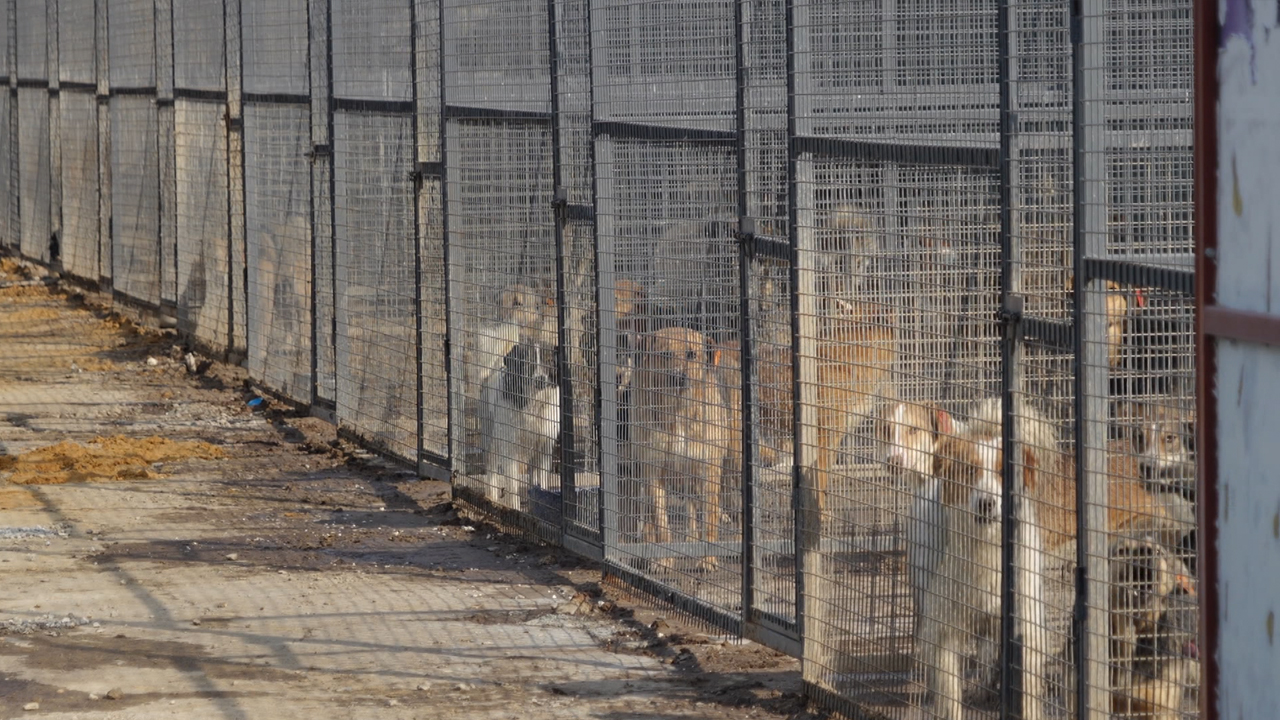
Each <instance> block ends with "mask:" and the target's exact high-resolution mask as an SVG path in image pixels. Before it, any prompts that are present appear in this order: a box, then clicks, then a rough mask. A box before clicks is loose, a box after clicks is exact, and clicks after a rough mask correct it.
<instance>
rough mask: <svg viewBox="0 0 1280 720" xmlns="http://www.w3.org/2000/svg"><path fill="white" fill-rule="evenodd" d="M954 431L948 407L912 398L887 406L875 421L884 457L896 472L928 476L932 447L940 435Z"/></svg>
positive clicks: (891, 470) (930, 466) (931, 466)
mask: <svg viewBox="0 0 1280 720" xmlns="http://www.w3.org/2000/svg"><path fill="white" fill-rule="evenodd" d="M954 432H955V427H954V424H953V423H952V420H951V415H950V414H949V413H948V412H947V411H946V410H943V409H942V408H939V407H936V406H934V405H921V404H917V403H909V402H897V403H894V404H893V405H890V406H888V407H887V408H886V409H885V410H884V411H883V413H882V415H881V416H880V418H879V421H878V422H877V425H876V435H877V439H878V440H879V442H880V449H881V457H882V458H883V460H884V462H885V464H886V465H887V466H888V468H889V472H890V473H892V474H893V475H895V476H898V475H902V474H904V473H906V474H909V475H911V476H913V477H924V476H927V475H928V474H929V473H930V472H932V470H933V451H934V447H935V446H936V445H937V443H938V438H939V436H940V435H951V434H953V433H954Z"/></svg>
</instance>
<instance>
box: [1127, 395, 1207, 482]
mask: <svg viewBox="0 0 1280 720" xmlns="http://www.w3.org/2000/svg"><path fill="white" fill-rule="evenodd" d="M1139 420H1140V422H1141V425H1140V426H1139V428H1138V433H1137V436H1136V437H1135V438H1134V443H1135V445H1136V449H1137V451H1138V456H1139V463H1140V465H1141V467H1142V473H1143V475H1144V476H1145V477H1147V478H1150V479H1152V480H1158V479H1161V478H1165V479H1182V480H1194V478H1195V476H1196V457H1195V417H1194V414H1193V413H1192V412H1191V411H1190V410H1187V409H1184V408H1181V407H1175V406H1173V405H1171V404H1166V403H1164V402H1159V403H1151V404H1147V405H1145V406H1143V408H1142V411H1141V412H1140V414H1139Z"/></svg>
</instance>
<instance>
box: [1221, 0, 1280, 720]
mask: <svg viewBox="0 0 1280 720" xmlns="http://www.w3.org/2000/svg"><path fill="white" fill-rule="evenodd" d="M1278 13H1280V8H1278V6H1277V3H1276V2H1275V1H1274V0H1269V1H1263V0H1219V19H1220V20H1221V21H1222V44H1221V50H1220V54H1219V58H1218V63H1219V68H1218V69H1219V74H1218V76H1219V82H1220V85H1221V88H1220V89H1221V92H1220V101H1219V106H1218V137H1219V143H1218V198H1217V202H1218V248H1219V253H1218V296H1217V298H1216V302H1217V303H1218V304H1220V305H1223V306H1225V307H1228V308H1231V309H1236V310H1248V311H1252V312H1264V313H1268V314H1271V315H1280V247H1278V245H1280V33H1277V32H1276V31H1277V29H1280V28H1278V26H1280V20H1278V18H1277V14H1278ZM1214 301H1215V299H1214V298H1207V299H1206V302H1208V303H1212V302H1214ZM1217 355H1218V377H1217V388H1218V392H1217V397H1216V399H1211V400H1210V401H1211V402H1212V401H1214V400H1216V402H1217V407H1218V428H1217V437H1218V457H1219V467H1218V479H1219V488H1220V489H1219V502H1220V511H1219V517H1218V522H1219V549H1220V555H1219V572H1220V581H1221V582H1220V585H1219V602H1220V603H1221V604H1220V616H1219V621H1220V623H1221V625H1220V631H1221V634H1220V636H1219V645H1218V647H1219V650H1220V661H1221V683H1220V686H1219V700H1220V705H1219V708H1218V716H1219V717H1221V718H1223V719H1224V720H1227V719H1229V720H1262V719H1263V718H1280V637H1277V634H1278V633H1280V628H1278V627H1277V617H1276V616H1277V615H1280V347H1266V346H1262V345H1253V344H1248V343H1240V342H1236V341H1231V340H1218V341H1217Z"/></svg>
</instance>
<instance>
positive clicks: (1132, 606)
mask: <svg viewBox="0 0 1280 720" xmlns="http://www.w3.org/2000/svg"><path fill="white" fill-rule="evenodd" d="M1110 556H1111V564H1110V567H1111V573H1110V574H1111V593H1110V595H1111V613H1112V623H1113V625H1114V624H1119V625H1124V626H1129V627H1132V628H1133V630H1134V631H1136V632H1137V633H1150V632H1153V631H1154V630H1155V629H1156V625H1157V622H1158V620H1159V618H1160V617H1161V615H1162V614H1163V613H1164V611H1165V607H1166V604H1167V601H1168V598H1169V596H1170V594H1171V593H1173V592H1174V590H1175V589H1176V588H1177V587H1178V570H1179V568H1178V567H1177V563H1178V560H1177V558H1174V557H1173V556H1172V555H1170V554H1169V552H1168V551H1166V550H1165V549H1164V548H1163V547H1161V546H1159V545H1157V544H1156V543H1153V542H1150V541H1147V540H1141V539H1132V538H1123V539H1120V540H1117V541H1116V542H1115V543H1113V544H1112V546H1111V552H1110ZM1117 629H1119V628H1117Z"/></svg>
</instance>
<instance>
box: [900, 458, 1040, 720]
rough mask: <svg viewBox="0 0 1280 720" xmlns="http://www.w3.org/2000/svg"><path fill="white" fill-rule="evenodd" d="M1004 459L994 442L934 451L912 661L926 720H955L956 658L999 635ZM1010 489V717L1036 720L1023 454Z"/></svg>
mask: <svg viewBox="0 0 1280 720" xmlns="http://www.w3.org/2000/svg"><path fill="white" fill-rule="evenodd" d="M1002 463H1003V452H1002V449H1001V441H1000V440H999V439H998V438H984V439H976V440H975V439H970V438H956V437H943V438H942V439H941V440H940V441H939V442H938V445H937V447H936V448H935V453H934V463H933V470H932V472H933V475H934V477H935V478H937V480H938V500H939V504H940V510H939V512H938V520H939V521H940V522H939V523H938V525H937V527H936V528H935V533H936V534H935V535H934V536H933V538H932V542H933V543H935V544H934V548H933V549H934V550H935V551H936V552H937V564H936V565H935V566H934V567H933V569H932V571H931V572H928V573H927V574H926V578H927V579H926V582H925V583H924V592H923V593H922V595H923V606H922V608H921V612H920V622H919V624H918V625H917V628H916V642H915V653H916V659H917V663H918V665H919V666H920V667H921V668H922V669H924V670H925V672H926V676H927V683H926V685H927V688H928V692H929V695H930V697H931V698H932V700H933V713H934V715H935V716H936V717H939V718H943V719H944V720H962V718H963V717H964V707H963V698H962V695H961V691H962V672H963V665H962V659H963V657H964V647H965V643H966V642H967V641H968V639H969V638H970V637H971V636H973V635H987V636H990V635H998V630H996V628H998V627H999V622H1000V611H1001V577H1002V556H1001V540H1002V532H1003V530H1002V525H1003V514H1002V507H1003V502H1004V500H1003V496H1002V488H1003V486H1004V483H1003V478H1002V472H1001V468H1002ZM1021 470H1022V472H1021V473H1020V475H1019V478H1018V481H1017V482H1018V486H1017V487H1016V488H1015V490H1014V493H1015V495H1014V496H1015V507H1014V508H1013V515H1014V517H1016V518H1017V520H1018V522H1017V532H1016V534H1015V535H1016V536H1015V543H1016V548H1017V550H1016V553H1015V561H1014V567H1015V572H1016V573H1017V576H1016V579H1015V587H1016V588H1017V595H1018V613H1017V622H1016V628H1015V633H1016V635H1017V637H1018V638H1020V639H1021V642H1022V644H1023V659H1022V664H1021V669H1022V689H1023V703H1022V708H1021V713H1020V715H1019V717H1021V718H1024V720H1040V718H1042V717H1043V716H1044V714H1043V713H1042V711H1041V707H1040V704H1041V702H1043V698H1044V685H1045V666H1046V663H1047V661H1048V659H1049V652H1050V647H1049V642H1048V633H1047V632H1045V631H1044V628H1045V622H1044V621H1045V615H1046V612H1045V611H1046V608H1045V591H1044V586H1043V582H1044V581H1043V577H1044V572H1043V567H1044V560H1045V553H1044V544H1043V540H1042V538H1041V533H1040V526H1039V523H1038V522H1037V517H1036V512H1035V507H1034V504H1033V503H1031V502H1028V501H1027V499H1028V496H1029V494H1030V493H1031V492H1032V491H1033V490H1034V489H1035V486H1036V456H1035V454H1034V453H1033V452H1031V450H1030V449H1029V448H1024V449H1023V463H1022V468H1021Z"/></svg>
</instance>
